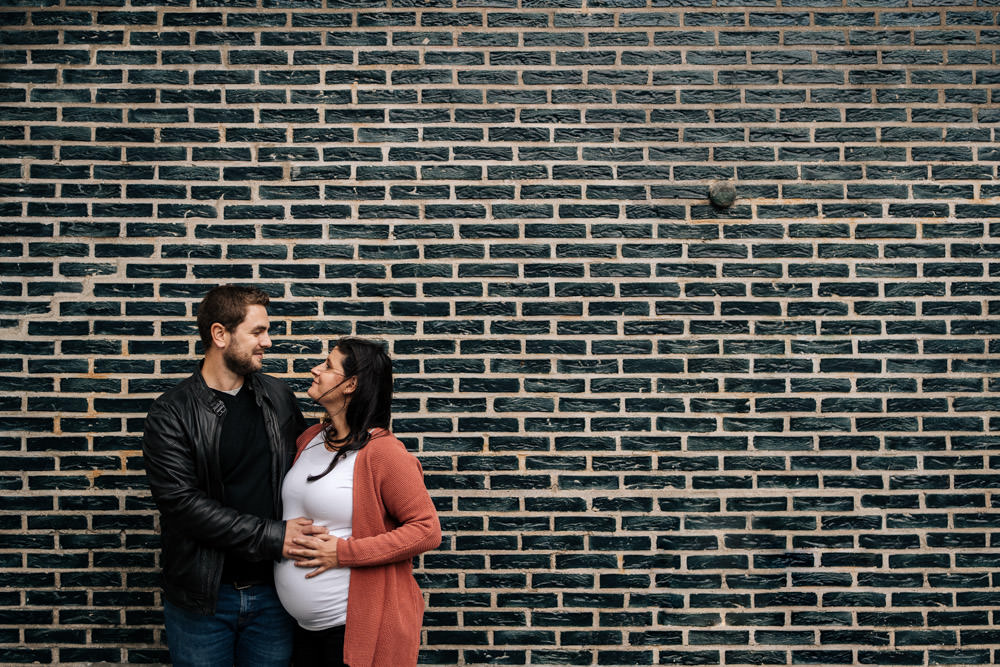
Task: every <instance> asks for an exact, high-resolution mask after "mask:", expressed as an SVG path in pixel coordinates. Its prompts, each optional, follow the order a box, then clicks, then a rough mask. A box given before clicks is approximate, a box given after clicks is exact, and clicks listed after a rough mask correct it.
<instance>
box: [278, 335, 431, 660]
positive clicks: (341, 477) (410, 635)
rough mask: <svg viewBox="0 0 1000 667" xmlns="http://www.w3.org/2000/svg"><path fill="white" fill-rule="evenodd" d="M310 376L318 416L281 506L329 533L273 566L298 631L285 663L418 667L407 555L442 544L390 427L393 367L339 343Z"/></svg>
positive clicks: (379, 355) (378, 351)
mask: <svg viewBox="0 0 1000 667" xmlns="http://www.w3.org/2000/svg"><path fill="white" fill-rule="evenodd" d="M311 372H312V375H313V383H312V385H311V386H310V387H309V391H308V394H309V397H310V398H312V399H313V400H314V401H316V402H317V403H319V404H320V405H321V406H323V408H324V409H326V413H327V414H326V417H325V418H324V419H323V421H322V422H321V423H319V424H316V425H315V426H312V427H310V428H308V429H306V431H305V432H304V433H303V434H302V435H301V436H300V437H299V439H298V449H299V453H298V455H297V458H296V461H295V463H294V464H293V466H292V469H291V470H290V471H289V472H288V474H287V475H286V476H285V482H284V485H283V487H282V501H283V504H284V516H285V518H286V519H287V518H295V517H303V516H304V517H307V518H308V519H312V520H313V522H314V523H316V524H320V525H324V526H325V527H326V528H327V530H328V531H329V534H328V535H327V534H320V535H315V536H309V537H303V538H301V539H296V540H295V543H296V545H298V546H297V547H296V548H295V549H292V550H291V554H292V556H293V557H294V558H296V559H297V560H283V561H281V562H280V563H278V564H277V565H276V566H275V570H274V583H275V586H276V588H277V590H278V595H279V597H280V598H281V602H282V604H283V605H284V606H285V609H287V610H288V612H289V613H290V614H291V615H292V616H293V617H295V619H296V620H297V621H298V624H299V628H298V629H297V631H296V636H295V648H294V664H295V665H296V667H303V666H309V665H350V667H369V666H372V667H405V666H406V665H416V664H417V652H418V650H419V648H420V626H421V623H422V621H423V611H424V600H423V596H422V595H421V593H420V589H419V588H418V587H417V582H416V581H415V580H414V578H413V566H412V558H413V557H414V556H416V555H417V554H420V553H422V552H424V551H428V550H430V549H433V548H435V547H437V546H438V545H439V544H440V543H441V525H440V523H439V522H438V518H437V513H436V512H435V510H434V505H433V503H432V502H431V499H430V496H428V494H427V489H426V488H425V487H424V478H423V471H422V470H421V467H420V463H419V462H418V461H417V459H416V458H415V457H414V456H412V455H411V454H410V453H409V452H407V451H406V447H404V446H403V443H401V442H400V441H399V440H398V439H396V437H395V436H394V435H393V434H392V433H391V432H390V431H389V420H390V417H391V405H390V404H391V401H392V361H391V360H390V359H389V355H387V354H386V353H385V351H384V350H383V349H382V347H381V346H379V345H377V344H375V343H371V342H369V341H365V340H359V339H355V338H346V339H343V340H340V341H338V342H337V343H336V345H335V346H334V348H333V350H332V351H331V352H330V356H328V357H327V358H326V360H324V361H323V363H321V364H319V365H318V366H316V367H315V368H313V369H312V371H311ZM302 568H307V569H308V570H309V571H308V573H305V572H304V571H303V569H302Z"/></svg>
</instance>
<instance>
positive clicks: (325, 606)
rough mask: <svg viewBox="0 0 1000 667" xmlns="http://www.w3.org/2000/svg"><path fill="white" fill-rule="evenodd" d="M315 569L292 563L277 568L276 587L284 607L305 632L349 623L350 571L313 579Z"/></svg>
mask: <svg viewBox="0 0 1000 667" xmlns="http://www.w3.org/2000/svg"><path fill="white" fill-rule="evenodd" d="M312 570H313V568H307V567H296V566H295V564H294V562H293V561H291V560H282V561H280V562H279V563H277V564H275V566H274V586H275V588H276V589H277V591H278V597H279V598H280V599H281V604H282V606H284V607H285V610H286V611H287V612H288V613H289V614H291V615H292V618H294V619H295V620H296V621H298V623H299V625H301V626H302V627H303V628H305V629H306V630H325V629H327V628H332V627H334V626H337V625H343V624H344V623H345V622H346V620H347V590H348V587H349V585H350V578H351V570H350V568H346V567H340V568H334V569H332V570H327V571H326V572H322V573H320V574H318V575H317V576H315V577H312V578H311V579H306V574H307V573H309V572H311V571H312Z"/></svg>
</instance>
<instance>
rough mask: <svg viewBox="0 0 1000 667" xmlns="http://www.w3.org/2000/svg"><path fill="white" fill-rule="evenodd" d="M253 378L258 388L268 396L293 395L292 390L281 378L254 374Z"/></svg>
mask: <svg viewBox="0 0 1000 667" xmlns="http://www.w3.org/2000/svg"><path fill="white" fill-rule="evenodd" d="M253 378H254V381H255V383H256V384H257V386H259V387H261V388H262V389H263V390H264V391H265V392H267V393H268V395H279V396H282V395H288V396H291V395H292V388H291V387H289V386H288V383H287V382H285V381H284V380H282V379H281V378H276V377H274V376H273V375H267V374H266V373H254V374H253Z"/></svg>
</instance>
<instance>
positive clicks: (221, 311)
mask: <svg viewBox="0 0 1000 667" xmlns="http://www.w3.org/2000/svg"><path fill="white" fill-rule="evenodd" d="M270 301H271V298H270V297H269V296H268V295H267V293H266V292H264V291H262V290H259V289H257V288H256V287H242V286H239V285H219V286H217V287H213V288H212V289H210V290H209V291H208V294H206V295H205V298H204V299H202V300H201V303H200V304H198V335H200V336H201V344H202V345H204V346H205V349H206V350H207V349H208V348H209V347H210V346H211V345H212V325H213V324H215V323H216V322H218V323H219V324H221V325H222V326H224V327H225V328H226V331H234V330H235V329H236V327H238V326H239V325H240V322H242V321H243V320H244V318H246V316H247V308H248V307H250V306H264V307H265V308H266V307H267V304H268V303H269V302H270Z"/></svg>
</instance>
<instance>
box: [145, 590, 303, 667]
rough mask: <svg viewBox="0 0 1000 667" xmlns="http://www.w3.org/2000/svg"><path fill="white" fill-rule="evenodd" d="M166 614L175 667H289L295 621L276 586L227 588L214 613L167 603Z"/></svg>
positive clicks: (171, 655)
mask: <svg viewBox="0 0 1000 667" xmlns="http://www.w3.org/2000/svg"><path fill="white" fill-rule="evenodd" d="M163 615H164V620H165V625H166V629H167V646H168V647H169V648H170V659H171V660H172V661H173V664H174V665H175V666H176V667H233V665H237V666H239V667H242V666H246V667H271V666H272V665H273V666H274V667H286V666H287V665H288V663H289V662H290V661H291V658H292V637H293V635H294V630H295V621H294V620H293V619H292V617H291V616H289V615H288V613H287V612H286V611H285V610H284V608H283V607H282V606H281V602H279V601H278V594H277V593H275V591H274V586H264V585H260V586H251V587H249V588H244V589H241V590H237V589H236V588H234V587H233V585H232V584H223V585H222V587H221V588H220V589H219V602H218V604H216V606H215V614H213V615H211V616H205V615H202V614H198V613H195V612H192V611H187V610H185V609H181V608H180V607H178V606H176V605H173V604H171V603H170V602H164V604H163Z"/></svg>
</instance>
